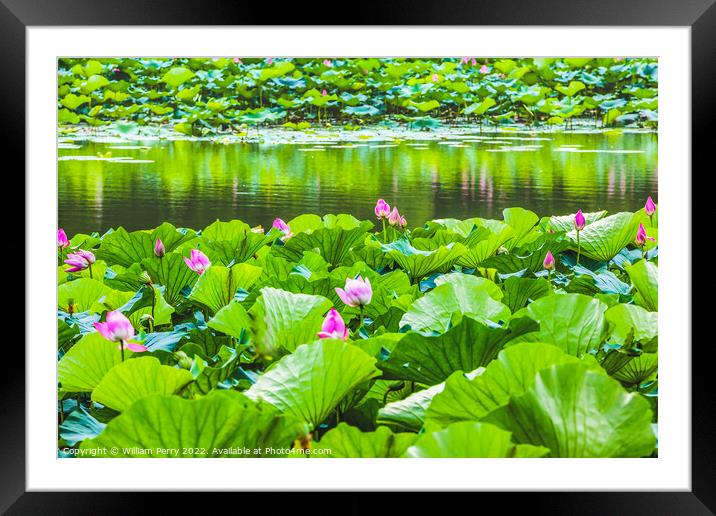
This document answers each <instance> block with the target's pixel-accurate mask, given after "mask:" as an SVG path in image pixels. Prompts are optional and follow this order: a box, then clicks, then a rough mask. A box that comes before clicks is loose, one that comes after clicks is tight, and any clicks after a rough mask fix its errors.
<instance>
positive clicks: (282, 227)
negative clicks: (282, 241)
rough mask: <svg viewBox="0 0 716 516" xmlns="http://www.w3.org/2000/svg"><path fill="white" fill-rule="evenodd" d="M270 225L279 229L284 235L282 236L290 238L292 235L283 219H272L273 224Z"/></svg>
mask: <svg viewBox="0 0 716 516" xmlns="http://www.w3.org/2000/svg"><path fill="white" fill-rule="evenodd" d="M271 227H274V228H276V229H278V230H279V231H281V232H282V233H283V235H284V238H291V237H292V236H293V233H292V232H291V227H290V226H289V225H288V224H286V223H285V222H284V221H283V219H278V218H276V219H274V221H273V224H272V225H271Z"/></svg>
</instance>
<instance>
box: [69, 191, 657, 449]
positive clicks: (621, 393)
mask: <svg viewBox="0 0 716 516" xmlns="http://www.w3.org/2000/svg"><path fill="white" fill-rule="evenodd" d="M388 204H389V203H386V202H385V201H382V200H381V201H379V202H378V204H377V205H376V206H375V214H376V215H377V217H378V221H376V216H375V215H374V216H373V217H372V218H373V220H359V219H357V218H355V217H354V216H352V215H349V214H339V215H324V216H323V217H319V216H318V215H314V214H305V215H300V216H298V217H296V218H293V219H291V220H289V221H287V222H284V221H282V220H280V219H278V220H276V221H275V222H274V224H273V227H272V228H271V229H270V230H268V231H266V232H264V231H262V230H261V229H258V228H252V227H251V226H250V225H248V224H246V223H244V222H242V221H239V220H231V221H216V222H214V223H212V224H210V225H208V226H207V227H205V228H202V229H200V230H199V231H195V230H193V229H186V228H181V229H179V228H176V227H174V226H172V225H171V224H169V223H163V224H161V225H159V226H158V227H156V228H153V229H147V230H138V231H133V232H128V231H126V230H125V229H123V228H121V227H120V228H117V229H114V230H111V231H108V232H106V233H104V234H102V235H99V234H97V233H93V234H75V235H73V236H72V238H71V239H68V238H66V236H65V235H64V232H60V233H59V234H58V263H60V264H62V263H63V262H65V263H67V264H69V265H70V268H69V270H71V271H73V272H68V269H67V266H66V265H62V266H60V267H59V269H58V278H59V287H58V288H59V294H58V332H59V399H60V407H59V447H60V449H61V451H60V455H61V456H83V457H85V456H101V457H107V456H145V457H146V456H152V457H174V456H181V457H238V456H242V457H246V456H252V457H257V456H265V457H269V456H291V457H313V458H317V457H320V458H325V457H649V456H654V455H655V454H656V423H657V399H658V390H657V362H658V329H657V310H658V290H657V267H658V247H657V244H658V232H657V228H658V213H657V212H656V207H655V206H654V205H653V204H652V203H650V202H649V203H647V206H646V207H645V208H644V209H640V210H638V211H635V212H619V213H613V214H608V213H606V212H605V211H599V212H590V213H584V214H582V212H581V211H579V212H578V213H577V214H576V215H575V214H571V215H560V216H544V217H542V218H540V217H539V216H538V215H537V214H535V213H534V212H532V211H530V210H525V209H522V208H508V209H505V210H504V212H503V216H502V217H501V218H500V219H484V218H469V219H464V220H457V219H436V220H431V221H427V222H426V223H424V224H423V225H420V226H417V227H409V226H408V224H407V221H406V220H405V219H404V218H403V217H402V216H401V215H400V214H399V213H398V212H397V211H396V210H392V209H391V208H390V206H388ZM577 228H580V230H579V231H577ZM577 262H578V263H577ZM110 450H114V451H113V452H110Z"/></svg>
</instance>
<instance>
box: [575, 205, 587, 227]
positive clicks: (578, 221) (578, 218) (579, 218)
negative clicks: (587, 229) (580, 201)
mask: <svg viewBox="0 0 716 516" xmlns="http://www.w3.org/2000/svg"><path fill="white" fill-rule="evenodd" d="M586 224H587V221H586V220H584V215H583V214H582V210H578V211H577V213H576V215H575V216H574V229H576V230H577V231H582V230H583V229H584V226H586Z"/></svg>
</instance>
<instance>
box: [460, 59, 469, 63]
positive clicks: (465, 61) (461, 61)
mask: <svg viewBox="0 0 716 516" xmlns="http://www.w3.org/2000/svg"><path fill="white" fill-rule="evenodd" d="M469 61H470V58H469V57H463V58H462V59H460V64H467V63H468V62H469Z"/></svg>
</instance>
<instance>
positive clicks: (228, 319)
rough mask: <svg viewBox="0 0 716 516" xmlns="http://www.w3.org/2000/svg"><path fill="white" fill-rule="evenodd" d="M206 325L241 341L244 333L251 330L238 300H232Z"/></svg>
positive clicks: (249, 322) (244, 310)
mask: <svg viewBox="0 0 716 516" xmlns="http://www.w3.org/2000/svg"><path fill="white" fill-rule="evenodd" d="M207 324H208V326H209V328H213V329H215V330H218V331H220V332H222V333H225V334H226V335H231V336H232V337H234V338H236V339H241V338H242V337H243V336H244V334H245V333H246V331H249V330H250V329H251V324H252V323H251V318H250V317H249V314H248V313H246V309H245V308H244V307H243V305H242V304H241V303H240V302H239V301H238V300H234V301H232V302H231V303H229V304H228V305H226V306H225V307H224V308H222V309H221V310H219V311H218V312H216V315H214V317H212V318H211V320H210V321H209V322H208V323H207Z"/></svg>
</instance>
